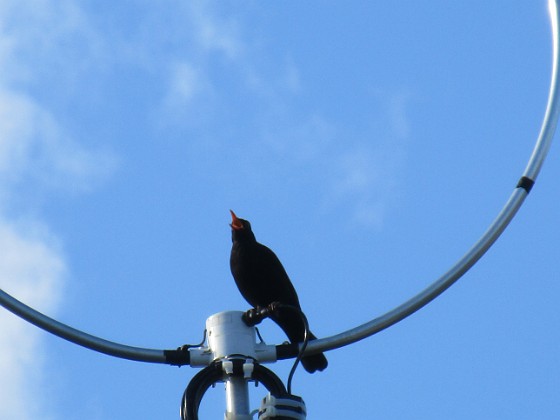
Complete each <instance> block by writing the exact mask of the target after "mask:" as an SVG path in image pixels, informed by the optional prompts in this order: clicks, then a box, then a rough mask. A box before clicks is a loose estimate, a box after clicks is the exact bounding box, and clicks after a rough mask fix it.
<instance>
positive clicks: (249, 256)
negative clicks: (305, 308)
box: [230, 210, 328, 373]
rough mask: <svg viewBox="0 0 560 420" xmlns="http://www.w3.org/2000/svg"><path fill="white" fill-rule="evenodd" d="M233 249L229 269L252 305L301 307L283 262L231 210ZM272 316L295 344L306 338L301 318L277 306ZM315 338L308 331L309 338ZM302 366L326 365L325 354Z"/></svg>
mask: <svg viewBox="0 0 560 420" xmlns="http://www.w3.org/2000/svg"><path fill="white" fill-rule="evenodd" d="M230 212H231V217H232V222H231V236H232V242H233V245H232V248H231V256H230V268H231V273H232V274H233V278H234V279H235V283H236V284H237V288H238V289H239V291H240V292H241V294H242V295H243V297H244V298H245V300H246V301H247V302H249V304H250V305H252V306H253V307H255V308H257V307H265V306H268V305H270V304H271V303H273V302H279V303H282V304H286V305H291V306H294V307H296V308H298V309H300V310H301V306H300V304H299V299H298V296H297V293H296V290H295V289H294V286H293V285H292V282H291V281H290V278H289V277H288V274H287V273H286V270H284V267H283V266H282V263H281V262H280V260H279V259H278V257H277V256H276V254H275V253H274V252H272V251H271V250H270V249H269V248H267V247H266V246H264V245H262V244H260V243H258V242H257V240H256V238H255V235H254V233H253V231H252V230H251V224H250V223H249V222H248V221H247V220H244V219H240V218H238V217H237V216H236V215H235V213H234V212H233V211H231V210H230ZM270 318H271V319H272V320H273V321H274V322H276V323H277V324H278V325H279V326H280V328H282V330H283V331H284V332H285V333H286V335H287V336H288V338H289V339H290V341H291V342H292V343H300V342H302V341H303V340H304V333H305V327H304V324H303V321H302V320H301V317H300V316H299V315H298V314H297V313H296V312H295V311H290V310H288V309H282V308H280V309H278V310H276V311H274V313H272V314H271V316H270ZM315 338H316V337H315V336H314V335H313V334H311V332H309V339H310V340H313V339H315ZM301 362H302V365H303V367H304V368H305V370H307V371H308V372H310V373H313V372H315V371H317V370H323V369H325V368H326V367H327V364H328V362H327V358H326V357H325V356H324V354H322V353H319V354H314V355H310V356H305V357H304V358H303V359H302V360H301Z"/></svg>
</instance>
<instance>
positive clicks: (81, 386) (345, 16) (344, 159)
mask: <svg viewBox="0 0 560 420" xmlns="http://www.w3.org/2000/svg"><path fill="white" fill-rule="evenodd" d="M550 61H551V41H550V27H549V23H548V15H547V5H546V1H545V0H538V1H535V0H523V1H521V0H519V1H516V2H511V1H505V0H496V1H486V0H484V1H482V0H473V1H468V2H466V1H448V0H437V1H436V0H434V1H424V2H418V1H408V0H405V1H399V2H366V1H359V2H358V1H352V2H296V1H283V2H262V1H259V2H258V1H247V2H198V1H193V2H190V1H175V0H166V1H161V2H148V1H143V2H140V1H138V2H133V1H119V2H93V1H82V2H75V1H66V0H62V1H54V0H29V1H25V2H22V1H15V0H2V1H0V69H1V71H0V243H1V249H2V252H1V253H0V287H2V288H3V289H4V290H5V291H7V292H9V293H11V294H13V295H14V296H15V297H17V298H19V299H21V300H22V301H24V302H26V303H28V304H30V305H32V306H34V307H36V308H38V309H39V310H42V311H44V312H45V313H47V314H49V315H51V316H54V317H56V318H57V319H59V320H61V321H62V322H65V323H67V324H69V325H72V326H74V327H76V328H80V329H82V330H84V331H86V332H89V333H92V334H95V335H98V336H101V337H103V338H106V339H109V340H113V341H117V342H120V343H124V344H129V345H134V346H140V347H149V348H158V349H173V348H176V347H178V346H180V345H182V344H185V343H196V342H198V341H200V339H201V337H202V331H203V329H204V323H205V320H206V318H207V317H209V316H210V315H212V314H214V313H217V312H220V311H223V310H233V309H235V310H245V309H247V308H248V305H247V304H246V303H245V302H244V300H243V299H242V298H241V296H240V294H239V293H238V291H237V289H236V288H235V285H234V282H233V279H232V277H231V274H230V272H229V252H230V246H231V239H230V228H229V226H228V223H229V222H230V216H229V212H228V210H229V209H230V208H231V209H233V210H235V211H236V213H237V214H238V215H239V216H240V217H243V218H247V219H249V220H250V221H251V222H252V224H253V228H254V231H255V233H256V235H257V239H259V240H260V241H261V242H262V243H264V244H266V245H268V246H270V247H271V248H272V249H273V250H275V252H276V253H277V254H278V256H279V257H280V259H281V260H282V261H283V263H284V266H285V267H286V270H287V271H288V273H289V274H290V276H291V278H292V281H293V283H294V284H295V286H296V288H297V290H298V292H299V296H300V300H301V302H302V305H303V308H304V310H305V312H306V313H307V316H308V318H309V320H310V323H311V327H312V330H313V332H314V333H315V334H316V335H317V336H320V337H325V336H329V335H332V334H336V333H339V332H341V331H343V330H346V329H348V328H351V327H354V326H357V325H359V324H361V323H364V322H366V321H369V320H370V319H372V318H374V317H377V316H379V315H382V314H383V313H385V312H386V311H387V310H390V309H392V308H393V307H395V306H397V305H399V304H400V303H402V302H403V301H404V300H406V299H408V298H410V297H411V296H413V295H415V294H416V293H418V292H419V291H421V290H422V289H423V288H425V287H426V286H428V285H429V284H430V283H432V282H433V281H434V280H435V279H436V278H438V277H439V276H440V275H441V274H443V273H444V272H445V271H447V269H448V268H449V267H450V266H451V265H453V264H454V263H455V262H456V261H457V260H458V259H459V258H460V257H461V256H462V255H463V254H464V252H466V251H467V250H468V248H469V247H470V246H471V245H472V244H473V243H474V242H475V241H476V240H477V239H478V238H479V237H480V235H481V234H482V233H483V232H484V230H485V229H486V228H487V227H488V226H489V224H490V223H491V222H492V220H493V219H494V217H495V216H496V215H497V213H498V212H499V210H500V209H501V207H502V206H503V204H504V203H505V201H506V200H507V198H508V197H509V195H510V193H511V191H512V190H513V188H514V187H515V185H516V183H517V180H518V179H519V177H520V176H521V174H522V172H523V170H524V168H525V164H526V162H527V160H528V158H529V155H530V153H531V150H532V148H533V144H534V142H535V139H536V137H537V135H538V131H539V128H540V124H541V121H542V118H543V114H544V110H545V105H546V99H547V93H548V86H549V79H550ZM559 150H560V149H559V148H558V144H556V145H553V147H552V149H551V153H550V156H549V158H548V160H547V162H546V163H545V165H544V168H543V171H542V172H541V174H540V177H539V178H538V180H537V183H536V185H535V188H534V189H533V191H532V192H531V194H530V195H529V197H528V199H527V201H526V203H525V205H524V206H523V207H522V208H521V211H520V213H519V214H518V216H517V217H516V218H515V219H514V220H513V222H512V224H511V225H510V227H509V228H508V229H507V230H506V232H505V233H504V235H503V236H502V237H501V238H500V240H499V241H498V243H497V244H496V245H495V246H494V247H493V248H492V249H491V250H490V251H489V252H488V254H487V255H486V256H485V257H484V258H483V259H482V260H481V261H480V262H479V263H478V264H477V265H476V266H475V267H474V268H473V269H472V270H471V271H469V272H468V273H467V274H466V275H465V276H464V277H463V278H462V279H461V280H460V281H459V282H458V283H457V284H456V285H454V286H453V287H452V288H451V289H450V290H448V291H447V292H446V293H445V294H444V295H443V296H441V297H440V298H438V299H437V300H436V301H434V302H432V303H431V304H430V305H428V306H427V307H426V308H424V309H423V310H421V311H420V312H418V313H416V314H414V315H413V316H411V317H410V318H408V319H406V320H404V321H403V322H401V323H399V324H397V325H396V326H394V327H392V328H390V329H388V330H386V331H383V332H381V333H379V334H377V335H375V336H374V337H371V338H369V339H366V340H364V341H361V342H359V343H356V344H354V345H352V346H349V347H345V348H342V349H339V350H336V351H331V352H329V353H328V354H327V356H328V358H329V362H330V364H329V367H328V369H327V370H326V371H325V372H323V373H320V374H315V375H309V374H307V373H306V372H304V371H303V370H300V371H298V373H297V374H296V377H295V379H294V384H293V386H294V392H295V393H296V394H298V395H301V396H303V398H304V399H305V401H306V403H307V409H308V412H309V414H308V418H309V419H339V418H364V419H368V418H371V419H373V418H378V419H505V418H507V419H536V418H538V419H557V418H559V416H560V398H559V395H560V394H559V392H560V359H559V353H560V332H559V328H558V326H559V324H560V309H559V306H558V301H559V300H560V251H559V247H558V240H559V239H558V238H559V233H560V199H559V197H560V194H559V193H560V187H559V184H558V182H557V180H558V179H559V178H560V159H559V157H558V151H559ZM260 329H261V333H262V334H263V336H264V338H265V340H266V341H267V342H268V343H271V344H276V343H280V342H282V341H284V340H285V337H284V336H283V335H282V333H281V331H280V330H279V329H278V328H277V327H276V326H275V325H274V324H272V323H271V322H269V321H268V322H265V323H264V324H263V325H262V326H261V328H260ZM269 367H271V368H272V369H273V370H274V371H275V372H277V374H278V375H280V377H281V378H282V379H284V380H285V379H286V378H287V375H288V372H289V369H290V367H291V362H289V361H282V362H279V363H277V364H275V365H270V366H269ZM196 372H197V370H195V369H192V368H190V367H182V368H177V367H170V366H166V365H151V364H144V363H137V362H131V361H126V360H120V359H115V358H111V357H108V356H105V355H102V354H98V353H95V352H92V351H89V350H86V349H83V348H81V347H78V346H75V345H73V344H70V343H67V342H65V341H63V340H60V339H58V338H56V337H53V336H51V335H49V334H47V333H45V332H43V331H41V330H38V329H37V328H35V327H33V326H30V325H28V324H27V323H25V322H24V321H22V320H20V319H19V318H16V317H15V316H13V315H12V314H10V313H8V312H7V311H5V310H1V311H0V389H1V390H2V391H1V392H0V418H2V419H9V420H11V419H17V420H25V419H32V418H42V419H51V420H59V419H84V420H98V419H177V418H178V416H179V415H178V413H179V403H180V399H181V395H182V392H183V390H184V388H185V386H186V385H187V384H188V382H189V381H190V379H191V378H192V376H193V375H194V374H195V373H196ZM251 395H252V397H253V398H254V402H253V406H254V407H255V408H256V407H257V406H258V400H259V399H260V398H261V397H263V396H264V395H265V389H264V388H263V387H262V386H261V387H258V388H256V389H254V388H251ZM224 408H225V404H224V392H223V387H222V386H217V387H216V388H215V389H211V390H210V391H209V392H208V394H207V397H206V398H205V399H204V400H203V403H202V407H201V418H202V419H217V418H223V417H222V416H223V411H224Z"/></svg>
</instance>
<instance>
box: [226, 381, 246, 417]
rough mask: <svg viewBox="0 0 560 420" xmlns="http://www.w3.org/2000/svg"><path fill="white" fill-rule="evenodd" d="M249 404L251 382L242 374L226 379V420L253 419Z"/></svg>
mask: <svg viewBox="0 0 560 420" xmlns="http://www.w3.org/2000/svg"><path fill="white" fill-rule="evenodd" d="M250 411H251V408H250V406H249V384H248V383H247V380H246V379H245V378H243V377H242V376H230V377H228V378H227V379H226V414H225V417H224V418H225V419H226V420H252V418H253V417H252V416H251V414H250Z"/></svg>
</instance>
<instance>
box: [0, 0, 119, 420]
mask: <svg viewBox="0 0 560 420" xmlns="http://www.w3.org/2000/svg"><path fill="white" fill-rule="evenodd" d="M93 38H95V34H94V33H93V32H92V31H91V28H90V27H89V25H88V24H87V21H86V20H85V18H84V15H83V14H82V13H81V12H80V10H79V8H78V7H77V6H75V3H71V2H67V1H62V2H55V1H50V0H35V1H30V2H25V3H21V2H18V1H2V2H0V66H1V67H2V72H0V202H1V204H0V249H1V250H2V252H1V253H0V287H2V289H3V290H5V291H7V292H8V293H10V294H13V295H14V297H16V298H17V299H19V300H21V301H22V302H24V303H26V304H28V305H30V306H32V307H35V308H37V309H38V310H41V311H45V312H47V313H49V314H50V315H53V314H54V313H56V309H57V307H58V306H59V304H60V301H61V297H62V291H63V288H64V282H65V278H66V277H67V264H66V262H65V258H64V255H63V253H62V252H61V246H60V244H59V243H58V241H57V239H56V236H55V235H53V234H52V233H50V232H49V229H48V226H46V225H45V223H44V222H42V221H40V220H37V219H36V218H35V219H32V218H28V219H24V218H22V217H20V218H18V219H15V218H13V217H11V218H10V217H9V216H8V214H26V213H28V212H27V210H28V209H27V208H25V207H22V203H25V202H26V201H25V200H21V195H22V193H23V191H32V193H33V194H39V193H41V194H48V192H50V191H52V190H53V189H57V190H60V189H62V190H63V191H72V192H74V191H82V190H87V189H89V188H91V186H92V183H95V182H96V181H97V180H99V179H102V178H103V177H105V176H107V175H108V174H109V173H111V171H112V170H113V169H114V167H115V159H114V157H113V156H111V155H110V154H107V153H104V152H102V151H95V150H88V149H86V148H84V147H83V146H82V145H81V144H79V143H78V142H77V141H76V140H75V139H72V138H71V137H70V136H69V135H68V133H67V132H66V130H65V129H64V127H63V126H62V125H61V124H60V122H59V121H58V120H57V118H56V116H55V115H54V114H53V113H52V112H51V111H49V109H48V107H47V106H46V105H44V104H42V103H40V102H38V101H37V100H36V99H34V98H33V97H32V96H31V95H30V94H29V93H27V91H26V89H25V86H26V84H27V83H30V84H33V83H37V82H38V81H40V77H41V75H42V74H45V73H48V72H60V74H61V76H62V77H61V78H62V79H64V80H71V79H72V78H73V77H74V76H76V74H77V73H79V71H80V68H83V66H85V65H88V63H89V62H95V61H96V60H91V61H90V59H91V57H92V54H93V49H95V48H93V47H92V45H95V42H91V41H92V39H93ZM92 48H93V49H92ZM38 63H39V65H38ZM37 210H38V209H36V208H35V209H33V211H32V212H31V213H33V214H35V215H37V214H39V213H40V212H39V211H37ZM35 217H37V216H35ZM44 334H45V333H44V332H41V331H40V330H38V329H37V328H36V327H33V326H31V325H30V324H27V323H26V322H24V321H23V320H21V319H19V318H17V317H16V316H15V315H13V314H11V313H9V312H7V311H6V310H4V309H0V388H1V389H2V392H0V418H2V419H18V420H26V419H32V418H55V417H56V416H55V414H54V407H52V406H51V404H50V403H49V402H48V401H47V397H46V396H45V395H48V393H49V388H48V383H47V382H46V378H45V377H44V375H43V366H44V365H43V363H44V357H45V354H44V352H43V351H42V348H43V344H42V340H43V337H44Z"/></svg>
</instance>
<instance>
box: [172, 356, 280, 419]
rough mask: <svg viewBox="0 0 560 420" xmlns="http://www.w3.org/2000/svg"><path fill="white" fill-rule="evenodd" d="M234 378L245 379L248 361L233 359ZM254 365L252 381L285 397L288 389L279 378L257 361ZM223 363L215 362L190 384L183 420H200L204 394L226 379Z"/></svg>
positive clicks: (182, 405)
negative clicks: (245, 368) (200, 408)
mask: <svg viewBox="0 0 560 420" xmlns="http://www.w3.org/2000/svg"><path fill="white" fill-rule="evenodd" d="M231 361H232V362H233V373H232V376H238V377H243V376H244V371H243V365H244V364H245V363H246V362H247V360H246V359H233V360H231ZM252 363H253V372H252V374H251V380H253V381H256V382H260V383H261V384H263V385H264V387H265V388H266V389H267V390H268V391H269V392H270V393H271V394H272V395H274V396H275V397H277V398H280V397H285V396H286V394H287V392H286V387H285V386H284V384H283V383H282V381H281V380H280V378H279V377H278V376H276V374H275V373H274V372H272V371H271V370H270V369H267V368H265V367H264V366H261V365H260V364H258V363H257V362H256V361H252ZM225 376H226V375H225V373H224V371H223V366H222V361H221V360H220V361H214V362H212V363H211V364H210V365H208V366H206V367H205V368H204V369H202V370H201V371H200V372H198V373H197V374H196V375H195V376H194V377H193V378H192V379H191V381H190V382H189V385H188V386H187V388H186V389H185V392H184V393H183V398H182V400H181V420H198V409H199V407H200V402H201V401H202V398H203V397H204V394H205V393H206V391H207V390H208V388H210V387H211V386H212V385H214V384H215V383H217V382H220V381H223V380H224V377H225Z"/></svg>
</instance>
